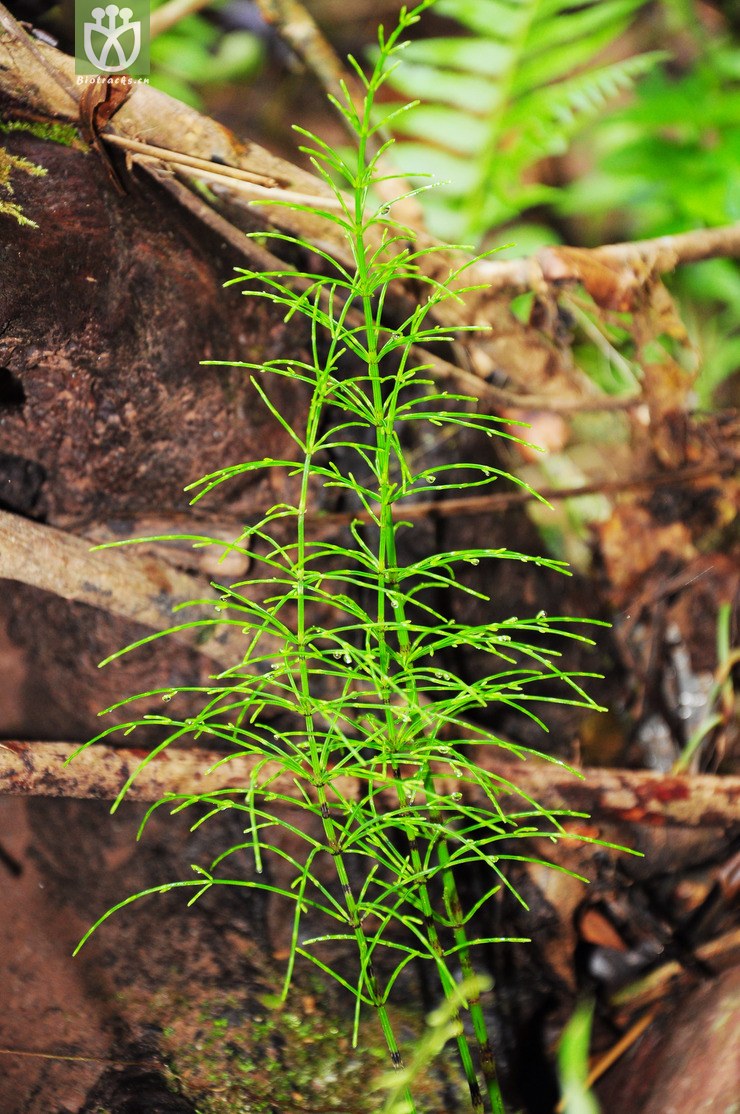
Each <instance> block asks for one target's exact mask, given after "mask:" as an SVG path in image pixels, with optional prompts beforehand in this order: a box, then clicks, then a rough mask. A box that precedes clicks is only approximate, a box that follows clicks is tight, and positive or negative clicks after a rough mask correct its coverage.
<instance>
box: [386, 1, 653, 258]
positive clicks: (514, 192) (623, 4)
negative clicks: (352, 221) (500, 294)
mask: <svg viewBox="0 0 740 1114" xmlns="http://www.w3.org/2000/svg"><path fill="white" fill-rule="evenodd" d="M644 3H645V0H583V2H582V3H579V4H573V3H572V0H440V3H439V4H438V7H437V10H438V12H439V13H440V14H442V15H445V16H448V17H449V18H451V19H454V20H455V21H456V22H458V23H459V24H460V25H461V27H462V28H463V29H464V30H465V31H467V32H468V34H467V35H465V36H463V35H460V36H452V37H447V38H435V39H427V40H420V41H417V42H414V43H412V44H411V45H410V46H409V48H408V49H407V51H406V52H405V54H404V57H403V60H402V62H401V63H400V64H399V66H398V67H397V69H396V70H395V71H394V73H393V75H392V77H391V79H390V81H391V84H392V85H393V87H394V88H395V89H396V90H397V91H399V92H401V93H403V95H404V96H413V97H415V98H418V99H419V100H421V102H422V103H421V104H420V105H419V106H418V107H417V108H414V109H412V110H411V111H410V112H408V113H407V114H406V115H405V116H403V117H402V118H400V119H398V120H397V121H395V123H394V125H393V127H394V131H395V132H396V134H397V135H399V136H404V137H408V140H409V141H408V142H407V141H403V142H401V143H400V144H399V147H400V150H399V163H402V164H403V166H404V169H409V170H410V171H411V172H413V169H414V164H416V165H417V166H420V165H423V166H424V167H425V169H426V170H427V171H429V170H432V172H433V173H434V174H435V175H436V176H438V177H439V178H440V179H442V180H446V184H445V185H443V187H442V190H441V194H440V196H437V197H436V198H434V197H430V198H429V199H428V201H429V203H430V204H431V205H434V204H435V202H436V206H437V209H436V214H435V213H434V211H429V212H428V217H429V219H430V223H433V224H434V225H435V227H434V229H433V230H434V231H435V232H437V233H438V234H440V235H443V236H445V237H451V238H452V239H453V240H470V239H477V238H480V237H481V236H482V235H483V234H484V233H485V232H486V231H488V230H489V229H490V228H491V227H493V226H494V225H496V224H499V223H501V222H503V221H505V220H508V219H510V218H511V217H513V216H515V215H516V214H518V213H519V212H521V211H522V210H523V209H524V208H526V207H528V206H530V205H533V204H539V203H541V202H542V201H545V200H547V199H548V198H550V197H551V196H552V194H553V192H554V191H553V190H552V188H551V187H547V186H543V185H541V184H538V183H536V182H535V183H531V182H529V183H527V178H528V172H529V171H530V170H531V168H532V167H533V166H534V165H535V164H536V163H537V162H538V161H539V160H540V159H542V158H544V157H547V156H549V155H554V154H559V153H562V152H563V151H564V150H566V148H567V146H568V144H569V142H570V141H571V140H572V138H573V137H574V136H575V134H576V133H577V132H578V131H580V130H581V129H582V128H583V127H585V126H586V124H588V123H589V122H590V120H592V119H593V118H594V117H595V116H596V115H598V114H599V113H601V112H603V110H604V108H605V106H606V105H607V104H608V102H609V101H610V100H611V99H613V98H615V97H618V96H619V95H620V94H622V93H624V92H625V91H627V90H629V89H630V88H631V86H632V85H633V83H634V82H635V81H636V80H637V79H638V78H639V77H640V76H642V75H643V74H644V73H647V72H648V71H649V70H651V69H652V68H653V67H654V66H655V64H656V63H657V61H658V60H659V59H660V58H661V57H664V55H662V54H661V53H660V52H657V51H654V52H652V53H649V54H641V55H637V56H635V57H631V58H627V59H625V60H623V61H619V62H612V63H609V64H601V65H599V64H598V58H599V56H600V55H601V53H602V52H603V50H604V49H605V48H606V47H608V46H609V45H610V44H611V43H613V42H614V41H615V40H616V39H617V38H618V37H619V35H621V34H622V33H623V31H624V30H625V29H626V28H627V27H628V26H629V23H630V21H631V19H632V18H633V16H634V14H635V13H636V12H637V10H638V9H639V8H640V7H642V6H643V4H644Z"/></svg>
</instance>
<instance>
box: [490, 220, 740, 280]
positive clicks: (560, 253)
mask: <svg viewBox="0 0 740 1114" xmlns="http://www.w3.org/2000/svg"><path fill="white" fill-rule="evenodd" d="M738 256H740V223H738V224H731V225H727V226H725V227H723V228H697V229H696V230H695V231H692V232H678V233H676V234H675V235H673V236H658V237H656V238H655V239H652V240H635V241H634V242H628V243H619V244H604V245H603V246H602V247H598V248H590V249H589V248H579V249H572V248H558V247H546V248H543V249H542V250H541V251H539V252H537V254H536V255H533V256H529V257H527V258H524V259H506V260H499V261H497V260H487V261H485V262H482V263H478V264H477V265H476V267H475V272H474V273H475V276H476V278H479V279H480V281H481V282H485V283H487V285H488V286H489V288H490V290H491V291H492V292H493V291H504V290H505V291H508V292H510V293H512V294H513V293H516V292H517V291H519V292H521V291H524V290H531V289H533V288H534V286H535V285H536V282H535V280H536V279H537V278H539V279H540V281H541V279H543V278H544V280H545V282H547V283H553V282H564V281H569V280H570V281H576V282H577V281H579V280H580V278H581V273H582V269H583V266H582V265H587V263H588V261H589V260H591V261H593V264H594V265H604V266H606V267H610V268H612V269H617V270H628V269H629V268H630V267H634V266H635V265H638V266H639V267H640V269H641V270H645V269H647V270H648V271H649V272H652V273H653V274H665V272H667V271H672V270H674V268H675V267H677V266H678V265H679V264H680V263H700V262H701V261H702V260H705V259H716V258H719V257H729V258H737V257H738ZM579 264H581V265H579Z"/></svg>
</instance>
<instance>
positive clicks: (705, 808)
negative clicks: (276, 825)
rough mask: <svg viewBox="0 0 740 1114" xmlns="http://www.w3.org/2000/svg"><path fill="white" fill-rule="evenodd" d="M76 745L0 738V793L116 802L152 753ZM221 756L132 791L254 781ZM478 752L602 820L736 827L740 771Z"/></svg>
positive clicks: (176, 760)
mask: <svg viewBox="0 0 740 1114" xmlns="http://www.w3.org/2000/svg"><path fill="white" fill-rule="evenodd" d="M77 748H78V744H73V743H61V742H59V743H37V742H16V741H8V742H5V743H0V793H8V794H14V795H22V796H40V797H76V798H94V799H96V800H104V801H111V800H114V799H115V798H116V797H117V796H118V794H119V793H120V791H121V787H122V786H123V785H124V784H125V782H126V781H127V779H128V778H129V777H130V776H131V774H132V773H133V772H134V771H135V770H136V769H137V767H139V766H141V764H142V762H143V761H144V760H145V759H146V757H147V754H146V752H145V751H142V750H129V749H123V748H116V747H110V746H104V745H102V744H95V745H93V746H91V747H88V749H87V750H85V751H83V752H82V753H81V754H80V755H79V756H78V757H77V758H75V759H74V761H73V762H72V763H70V765H69V766H65V765H64V763H65V762H66V761H67V759H68V758H69V757H70V755H72V754H73V753H74V751H75V750H76V749H77ZM222 759H223V755H220V754H217V753H215V752H213V751H207V750H201V749H200V748H197V747H189V748H188V749H176V748H173V747H170V748H168V749H167V750H165V751H164V752H162V753H161V754H159V755H157V757H156V758H155V759H153V760H152V761H151V762H148V763H147V764H146V765H145V766H144V768H143V769H142V770H141V772H140V773H139V774H138V775H137V777H136V779H135V781H134V782H133V785H132V786H131V789H130V790H129V792H128V794H127V798H128V799H131V800H136V801H156V800H159V799H160V797H163V796H164V795H165V794H167V793H183V794H188V793H203V792H208V791H214V790H217V789H224V788H229V787H235V788H239V787H241V786H245V785H248V784H249V781H250V778H251V776H252V773H253V771H254V769H255V767H256V765H257V759H256V758H249V757H244V758H235V759H232V760H231V761H229V762H226V763H224V764H222V765H220V766H218V767H217V764H218V763H219V762H221V761H222ZM477 760H478V761H480V762H481V763H482V765H484V766H485V767H487V768H488V769H489V770H490V771H491V773H493V774H494V776H495V777H496V778H499V779H501V785H502V795H503V796H506V795H507V792H509V784H510V785H512V786H516V787H517V788H518V789H520V790H521V791H522V793H525V794H527V795H528V796H529V797H532V798H534V799H535V800H538V801H541V802H542V803H543V805H545V806H546V807H547V808H551V809H567V810H570V811H574V812H579V813H589V814H593V815H594V816H596V817H597V818H598V820H599V822H602V821H603V822H609V823H633V824H645V825H658V826H666V825H668V826H680V827H688V828H697V827H704V826H706V827H719V828H722V829H725V830H727V831H728V832H730V831H731V830H732V829H733V828H737V826H738V805H739V804H740V777H733V776H728V777H715V776H713V775H711V774H695V775H693V776H691V777H675V776H672V775H669V774H660V773H654V772H653V771H649V770H608V769H594V770H584V771H582V772H583V774H584V777H583V778H582V779H581V778H578V777H576V776H575V775H574V774H573V773H572V772H570V771H569V770H568V769H566V768H564V767H562V766H559V765H557V764H553V763H551V762H544V761H532V760H529V761H522V760H520V759H514V758H511V757H509V756H507V755H503V754H502V752H501V750H500V748H499V747H496V746H494V745H492V746H491V748H490V752H489V754H488V755H487V756H483V755H482V752H480V753H478V755H477ZM216 767H217V768H216ZM269 777H270V771H269V769H268V768H266V767H265V768H263V769H262V770H261V775H260V779H261V780H262V781H267V779H268V778H269ZM437 784H438V787H439V790H440V791H441V792H442V793H444V792H447V791H449V792H451V793H452V792H460V791H462V793H463V796H464V797H465V798H466V799H467V801H468V802H469V803H475V804H478V805H486V803H487V802H488V798H487V797H485V796H484V795H483V793H482V792H481V791H480V790H479V789H478V788H477V786H475V785H469V784H466V783H465V782H464V781H458V780H457V779H454V778H447V779H445V778H440V779H438V782H437ZM336 788H337V789H338V790H340V791H341V792H342V793H343V794H346V795H347V797H349V798H351V797H352V796H353V795H356V794H357V793H359V792H360V791H361V789H360V786H359V784H357V783H355V782H353V781H352V780H351V779H350V778H339V779H337V782H336ZM270 792H271V793H276V794H285V795H286V796H288V797H295V798H296V800H297V801H298V800H300V794H299V791H298V790H297V789H296V786H295V784H294V781H293V778H292V776H289V775H287V774H281V775H279V776H278V777H277V778H275V780H271V781H270ZM384 803H385V804H386V805H387V807H388V808H397V807H398V800H397V798H396V796H395V791H394V790H393V789H392V788H391V787H389V789H388V793H387V799H385V797H384Z"/></svg>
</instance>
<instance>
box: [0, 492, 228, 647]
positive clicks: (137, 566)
mask: <svg viewBox="0 0 740 1114" xmlns="http://www.w3.org/2000/svg"><path fill="white" fill-rule="evenodd" d="M0 578H3V579H5V580H15V581H19V582H20V583H22V584H29V585H31V586H32V587H34V588H40V589H42V590H43V591H45V592H53V593H54V595H56V596H61V597H62V598H63V599H66V600H71V601H73V602H74V603H84V604H87V605H88V606H89V607H98V608H100V609H102V610H103V611H107V612H109V613H110V614H112V615H119V616H120V617H121V618H123V619H129V620H131V621H132V622H135V623H141V624H142V626H145V627H149V628H150V629H152V630H166V629H167V628H169V627H171V626H172V625H173V624H174V623H176V622H177V621H178V620H177V618H176V616H175V615H173V609H174V608H175V607H176V606H177V605H178V604H182V603H186V602H188V601H190V600H204V599H208V598H209V597H212V598H213V599H214V600H215V598H216V592H215V590H214V589H213V588H212V587H211V585H210V584H209V583H208V581H206V580H204V579H201V578H200V577H196V576H191V575H189V574H188V573H185V572H181V571H179V570H177V569H175V568H173V567H172V566H171V565H170V564H169V563H168V562H167V561H164V560H162V559H161V558H158V557H155V556H147V557H140V556H134V555H131V554H129V553H123V552H121V551H115V550H112V551H110V552H108V551H106V552H105V553H95V552H91V551H90V543H89V542H87V541H85V540H84V539H82V538H78V537H75V536H74V535H72V534H68V533H66V532H65V531H63V530H56V529H54V528H52V527H51V526H42V525H40V524H39V523H37V522H31V521H29V520H28V519H26V518H20V517H19V516H18V515H13V514H8V513H7V512H6V511H0ZM198 618H208V619H210V618H214V615H213V608H212V607H210V605H208V604H203V605H202V606H194V607H188V609H187V620H190V619H198ZM203 629H204V628H202V627H199V628H198V629H197V630H196V631H195V632H192V631H178V632H176V633H175V634H173V635H172V637H173V638H175V639H176V640H177V641H178V642H180V643H184V644H185V645H187V646H191V647H193V648H196V649H198V650H199V651H200V652H201V653H203V654H205V655H206V656H207V657H210V658H213V659H214V660H215V661H217V662H219V663H220V664H227V665H233V663H234V661H238V660H239V658H240V657H241V655H242V653H243V638H242V637H241V636H240V635H236V634H233V633H232V631H231V628H230V627H228V626H226V625H224V624H218V625H214V627H213V628H212V629H213V632H214V633H213V635H212V636H211V637H210V638H208V639H206V640H205V641H201V639H202V636H203ZM206 629H207V628H206ZM196 640H197V641H196ZM237 641H238V642H239V645H238V646H237Z"/></svg>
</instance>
